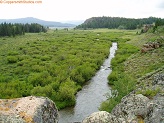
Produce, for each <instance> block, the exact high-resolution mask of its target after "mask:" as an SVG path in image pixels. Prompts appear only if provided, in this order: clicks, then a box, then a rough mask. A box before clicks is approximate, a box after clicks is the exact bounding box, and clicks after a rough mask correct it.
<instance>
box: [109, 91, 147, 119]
mask: <svg viewBox="0 0 164 123" xmlns="http://www.w3.org/2000/svg"><path fill="white" fill-rule="evenodd" d="M148 102H149V99H148V98H147V97H145V96H143V95H142V94H138V95H135V94H131V95H128V96H125V97H124V98H123V99H122V100H121V103H120V104H118V105H117V106H116V107H115V108H114V109H113V110H112V112H111V113H112V114H113V115H115V116H116V117H117V118H123V119H125V121H129V122H130V121H132V120H135V119H136V120H137V119H138V118H137V117H139V116H140V117H143V118H144V117H146V114H147V103H148Z"/></svg>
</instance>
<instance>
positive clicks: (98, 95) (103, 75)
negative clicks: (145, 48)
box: [59, 43, 117, 123]
mask: <svg viewBox="0 0 164 123" xmlns="http://www.w3.org/2000/svg"><path fill="white" fill-rule="evenodd" d="M116 50H117V43H113V44H112V47H111V48H110V54H109V56H108V58H107V59H106V60H105V61H104V63H103V65H102V66H101V69H100V70H99V71H98V72H97V73H96V75H95V76H94V77H92V79H91V80H90V81H89V82H87V84H86V85H85V86H84V87H83V89H82V90H81V91H79V92H78V93H77V95H76V105H75V106H74V107H69V108H65V109H63V110H61V111H59V115H60V116H59V123H73V122H81V121H82V120H83V119H84V118H85V117H87V116H89V115H90V114H92V113H93V112H97V111H99V110H98V108H99V107H100V105H101V103H102V102H103V101H105V100H106V99H107V97H106V94H107V93H109V94H110V87H109V86H108V80H107V77H108V76H109V74H110V73H111V71H112V70H111V69H110V62H111V59H112V58H113V57H114V55H115V51H116Z"/></svg>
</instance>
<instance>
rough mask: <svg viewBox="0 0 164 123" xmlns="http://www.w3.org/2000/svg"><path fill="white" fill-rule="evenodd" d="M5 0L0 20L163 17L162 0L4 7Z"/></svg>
mask: <svg viewBox="0 0 164 123" xmlns="http://www.w3.org/2000/svg"><path fill="white" fill-rule="evenodd" d="M6 1H12V0H0V19H13V18H23V17H35V18H39V19H43V20H49V21H68V20H85V19H88V18H90V17H99V16H111V17H128V18H147V17H150V16H153V17H161V18H164V0H41V1H42V3H40V4H18V3H17V4H7V3H6ZM15 1H16V0H15ZM17 1H20V0H17ZM22 1H23V0H22ZM25 1H29V0H25Z"/></svg>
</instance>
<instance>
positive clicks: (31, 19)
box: [0, 17, 76, 27]
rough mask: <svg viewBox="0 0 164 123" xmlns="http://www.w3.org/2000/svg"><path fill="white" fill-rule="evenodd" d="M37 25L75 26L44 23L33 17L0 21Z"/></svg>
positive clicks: (2, 20)
mask: <svg viewBox="0 0 164 123" xmlns="http://www.w3.org/2000/svg"><path fill="white" fill-rule="evenodd" d="M4 22H6V23H22V24H26V23H38V24H41V25H43V26H48V27H75V26H76V25H74V24H69V23H61V22H53V21H45V20H41V19H37V18H33V17H26V18H18V19H0V23H4Z"/></svg>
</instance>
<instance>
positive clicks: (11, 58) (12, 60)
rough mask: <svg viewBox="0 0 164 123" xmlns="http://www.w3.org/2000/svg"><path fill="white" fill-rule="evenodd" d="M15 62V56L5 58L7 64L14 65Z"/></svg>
mask: <svg viewBox="0 0 164 123" xmlns="http://www.w3.org/2000/svg"><path fill="white" fill-rule="evenodd" d="M17 61H18V58H17V57H16V56H7V62H8V63H16V62H17Z"/></svg>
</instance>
